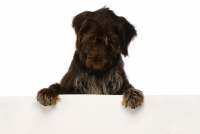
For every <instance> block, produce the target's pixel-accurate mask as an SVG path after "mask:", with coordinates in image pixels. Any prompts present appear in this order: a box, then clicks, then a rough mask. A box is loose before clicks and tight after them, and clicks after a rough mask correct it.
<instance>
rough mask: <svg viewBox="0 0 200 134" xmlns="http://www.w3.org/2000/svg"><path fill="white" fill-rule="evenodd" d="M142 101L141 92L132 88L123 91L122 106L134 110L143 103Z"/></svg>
mask: <svg viewBox="0 0 200 134" xmlns="http://www.w3.org/2000/svg"><path fill="white" fill-rule="evenodd" d="M143 100H144V96H143V93H142V91H140V90H137V89H135V88H134V87H132V88H128V89H126V90H125V91H124V93H123V101H122V105H124V106H125V107H127V106H128V107H130V108H134V109H135V108H136V107H137V106H140V105H141V104H142V103H143Z"/></svg>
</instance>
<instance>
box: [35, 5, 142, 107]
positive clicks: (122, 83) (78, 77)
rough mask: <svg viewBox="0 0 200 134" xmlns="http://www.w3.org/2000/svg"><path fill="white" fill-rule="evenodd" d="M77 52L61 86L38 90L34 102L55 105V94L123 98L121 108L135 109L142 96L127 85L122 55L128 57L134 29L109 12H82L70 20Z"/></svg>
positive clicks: (107, 9) (54, 85)
mask: <svg viewBox="0 0 200 134" xmlns="http://www.w3.org/2000/svg"><path fill="white" fill-rule="evenodd" d="M72 27H73V28H74V29H75V32H76V35H77V40H76V51H75V54H74V57H73V60H72V62H71V65H70V67H69V69H68V72H67V73H66V74H65V76H64V77H63V78H62V80H61V82H60V84H58V83H56V84H52V85H50V86H49V87H48V88H44V89H42V90H40V91H39V92H38V94H37V100H38V101H39V102H40V103H41V104H42V105H44V106H48V105H53V104H56V103H57V102H58V101H59V100H60V99H59V96H58V94H105V95H121V94H123V102H122V104H123V105H125V107H127V106H129V107H131V108H135V107H137V106H139V105H140V104H141V103H142V102H143V99H144V97H143V94H142V92H141V91H140V90H136V89H135V88H134V87H133V86H132V85H131V84H130V83H129V81H128V79H127V77H126V74H125V71H124V69H123V64H124V63H123V61H122V57H121V54H123V55H124V56H127V55H128V50H127V49H128V45H129V43H130V41H131V40H132V39H133V38H134V37H135V36H136V35H137V33H136V30H135V28H134V26H133V25H131V24H130V23H129V22H128V21H127V20H126V19H125V18H124V17H120V16H117V15H115V13H114V12H113V11H111V10H109V8H102V9H99V10H97V11H94V12H90V11H85V12H82V13H80V14H78V15H77V16H75V18H74V19H73V22H72Z"/></svg>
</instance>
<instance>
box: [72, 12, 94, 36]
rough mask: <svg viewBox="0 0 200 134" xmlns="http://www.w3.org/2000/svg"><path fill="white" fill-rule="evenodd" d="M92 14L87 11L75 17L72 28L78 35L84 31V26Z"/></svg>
mask: <svg viewBox="0 0 200 134" xmlns="http://www.w3.org/2000/svg"><path fill="white" fill-rule="evenodd" d="M90 14H91V12H90V11H85V12H82V13H80V14H78V15H76V16H75V17H74V19H73V21H72V27H73V28H74V30H75V32H76V34H79V33H80V30H81V31H83V24H86V23H84V22H85V21H86V20H87V19H88V18H89V16H90ZM85 27H86V26H85Z"/></svg>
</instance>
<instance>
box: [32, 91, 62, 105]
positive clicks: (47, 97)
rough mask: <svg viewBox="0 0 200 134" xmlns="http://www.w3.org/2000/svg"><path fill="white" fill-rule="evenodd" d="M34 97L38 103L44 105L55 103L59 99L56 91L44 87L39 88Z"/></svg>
mask: <svg viewBox="0 0 200 134" xmlns="http://www.w3.org/2000/svg"><path fill="white" fill-rule="evenodd" d="M36 98H37V100H38V101H39V103H40V104H42V105H44V106H51V105H55V104H56V103H57V102H58V101H59V100H60V98H59V96H58V93H56V92H55V91H54V90H51V89H50V88H44V89H42V90H40V91H39V92H38V94H37V97H36Z"/></svg>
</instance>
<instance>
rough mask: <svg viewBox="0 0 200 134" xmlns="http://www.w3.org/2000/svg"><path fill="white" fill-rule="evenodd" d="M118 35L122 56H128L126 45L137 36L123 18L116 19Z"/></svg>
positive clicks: (131, 26) (132, 27)
mask: <svg viewBox="0 0 200 134" xmlns="http://www.w3.org/2000/svg"><path fill="white" fill-rule="evenodd" d="M118 22H119V25H118V34H119V38H120V41H121V44H120V49H121V52H122V54H123V55H124V56H127V55H128V45H129V43H130V42H131V40H132V39H133V38H134V37H135V36H137V31H136V30H135V28H134V26H133V25H131V24H130V23H129V22H128V21H127V20H126V19H125V18H124V17H119V18H118Z"/></svg>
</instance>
